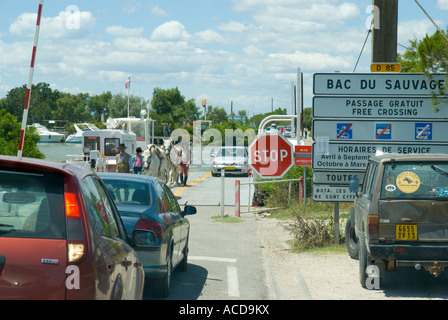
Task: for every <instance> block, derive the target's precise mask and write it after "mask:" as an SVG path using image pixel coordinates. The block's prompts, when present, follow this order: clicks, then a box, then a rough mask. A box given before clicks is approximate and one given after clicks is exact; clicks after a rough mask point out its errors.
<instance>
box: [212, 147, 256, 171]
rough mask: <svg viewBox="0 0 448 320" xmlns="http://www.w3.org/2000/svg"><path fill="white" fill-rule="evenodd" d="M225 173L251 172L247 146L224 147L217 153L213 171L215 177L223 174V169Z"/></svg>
mask: <svg viewBox="0 0 448 320" xmlns="http://www.w3.org/2000/svg"><path fill="white" fill-rule="evenodd" d="M222 169H224V170H225V174H226V175H227V174H241V175H245V176H247V175H248V174H249V155H248V153H247V150H246V148H245V147H222V148H220V149H219V150H218V152H217V153H216V154H215V156H214V158H213V161H212V165H211V172H212V175H213V176H214V177H216V176H220V175H221V170H222Z"/></svg>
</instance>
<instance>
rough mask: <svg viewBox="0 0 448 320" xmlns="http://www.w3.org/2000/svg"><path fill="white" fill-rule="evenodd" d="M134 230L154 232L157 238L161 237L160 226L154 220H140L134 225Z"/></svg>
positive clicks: (161, 230)
mask: <svg viewBox="0 0 448 320" xmlns="http://www.w3.org/2000/svg"><path fill="white" fill-rule="evenodd" d="M134 230H149V231H152V232H154V234H155V235H156V237H157V238H161V237H162V236H163V228H162V225H161V224H160V223H158V222H156V221H154V220H150V219H143V218H140V219H138V221H137V224H136V225H135V228H134Z"/></svg>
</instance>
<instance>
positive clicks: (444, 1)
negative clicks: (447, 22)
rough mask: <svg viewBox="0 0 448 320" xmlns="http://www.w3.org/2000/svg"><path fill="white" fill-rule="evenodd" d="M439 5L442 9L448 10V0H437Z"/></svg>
mask: <svg viewBox="0 0 448 320" xmlns="http://www.w3.org/2000/svg"><path fill="white" fill-rule="evenodd" d="M437 5H438V7H439V8H440V9H442V10H448V0H437Z"/></svg>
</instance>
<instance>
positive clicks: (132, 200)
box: [103, 179, 151, 206]
mask: <svg viewBox="0 0 448 320" xmlns="http://www.w3.org/2000/svg"><path fill="white" fill-rule="evenodd" d="M103 181H104V183H105V185H106V187H107V189H108V190H109V192H110V193H111V195H112V198H113V199H114V201H115V203H116V204H130V205H144V206H149V205H150V203H151V196H150V193H149V185H148V184H146V183H141V182H133V181H122V180H119V181H118V180H108V179H103Z"/></svg>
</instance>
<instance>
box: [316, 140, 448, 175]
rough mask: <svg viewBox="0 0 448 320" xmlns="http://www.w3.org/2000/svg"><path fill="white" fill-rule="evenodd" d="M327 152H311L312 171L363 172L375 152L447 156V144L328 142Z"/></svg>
mask: <svg viewBox="0 0 448 320" xmlns="http://www.w3.org/2000/svg"><path fill="white" fill-rule="evenodd" d="M313 150H317V148H314V147H313ZM328 151H329V152H328V153H318V152H316V151H315V152H313V170H332V171H336V170H348V171H353V170H354V171H363V170H364V169H365V167H366V165H367V161H368V160H369V158H370V157H372V156H374V155H375V154H377V152H383V153H399V154H412V153H418V154H425V153H445V154H448V144H421V143H413V144H411V143H409V144H402V143H400V144H397V143H383V144H381V143H344V142H341V143H339V142H330V143H329V150H328Z"/></svg>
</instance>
